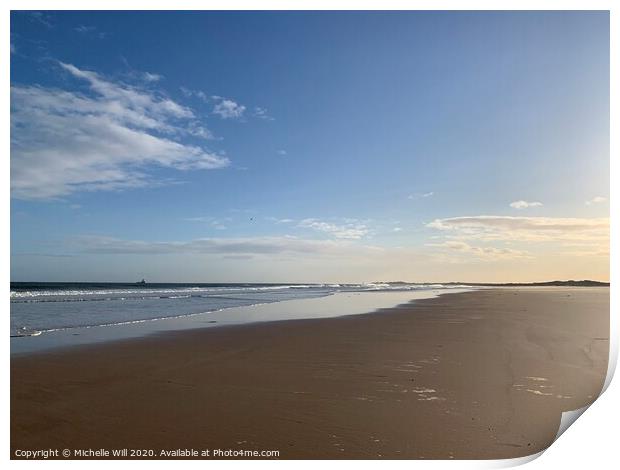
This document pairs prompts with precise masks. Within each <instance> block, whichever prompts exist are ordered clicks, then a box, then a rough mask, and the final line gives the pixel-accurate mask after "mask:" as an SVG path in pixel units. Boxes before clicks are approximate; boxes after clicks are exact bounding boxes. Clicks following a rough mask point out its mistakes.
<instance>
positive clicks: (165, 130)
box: [11, 63, 229, 199]
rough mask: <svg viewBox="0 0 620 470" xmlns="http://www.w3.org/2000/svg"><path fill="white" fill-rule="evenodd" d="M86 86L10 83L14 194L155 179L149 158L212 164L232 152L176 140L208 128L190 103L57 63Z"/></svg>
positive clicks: (50, 193)
mask: <svg viewBox="0 0 620 470" xmlns="http://www.w3.org/2000/svg"><path fill="white" fill-rule="evenodd" d="M60 66H61V67H62V69H63V70H65V71H66V72H68V73H69V74H70V75H71V76H72V77H74V78H77V79H80V80H83V81H84V82H86V83H87V84H88V88H89V93H88V94H84V93H79V92H75V91H65V90H60V89H57V88H47V87H42V86H22V85H14V86H12V87H11V194H12V196H13V197H16V198H20V199H49V198H57V197H62V196H65V195H68V194H71V193H73V192H76V191H82V190H87V191H93V190H118V189H125V188H133V187H140V186H145V185H151V184H157V181H153V180H152V179H151V178H150V177H149V176H148V170H149V168H151V167H153V166H160V167H168V168H174V169H177V170H197V169H201V170H204V169H214V168H221V167H224V166H227V165H228V164H229V160H228V159H227V158H225V157H223V156H221V155H218V154H214V153H212V152H209V151H208V150H206V149H204V148H202V147H199V146H195V145H187V144H184V143H181V142H179V141H178V137H179V136H182V135H185V134H192V135H196V134H203V135H205V134H206V132H207V131H206V129H204V128H203V127H201V126H200V125H199V123H197V120H196V118H195V116H194V113H193V112H192V110H190V109H189V108H187V107H185V106H182V105H180V104H178V103H176V102H175V101H172V100H171V99H169V98H167V97H165V96H163V95H161V94H158V93H156V92H153V91H147V90H143V89H139V88H137V87H132V86H129V85H126V84H122V83H115V82H112V81H110V80H107V79H104V78H102V77H101V76H100V75H99V74H97V73H95V72H91V71H86V70H82V69H79V68H77V67H75V66H74V65H71V64H64V63H60Z"/></svg>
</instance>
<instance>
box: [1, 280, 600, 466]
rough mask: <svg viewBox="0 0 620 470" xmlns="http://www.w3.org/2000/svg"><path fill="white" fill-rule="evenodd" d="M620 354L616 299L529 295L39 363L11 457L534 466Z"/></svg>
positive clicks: (565, 293)
mask: <svg viewBox="0 0 620 470" xmlns="http://www.w3.org/2000/svg"><path fill="white" fill-rule="evenodd" d="M608 347H609V289H608V288H548V289H547V288H539V289H537V288H515V289H488V290H479V291H473V292H465V293H457V294H450V293H448V294H444V295H441V296H439V297H437V298H433V299H426V300H418V301H416V302H415V303H412V304H406V305H403V306H400V307H397V308H393V309H389V310H381V311H377V312H374V313H370V314H364V315H352V316H346V317H338V318H325V319H317V320H294V321H278V322H268V323H258V324H251V325H243V326H234V327H219V328H206V329H199V330H190V331H182V332H168V333H163V334H156V335H151V336H148V337H145V338H141V339H133V340H123V341H116V342H113V343H106V344H100V345H90V346H80V347H75V348H68V349H62V350H55V351H52V352H46V353H37V354H31V355H26V356H21V357H15V358H12V360H11V456H12V457H13V458H14V457H15V455H16V454H15V452H16V451H17V450H22V451H23V450H36V449H47V448H52V449H56V448H57V449H65V448H68V449H88V448H90V449H125V448H127V449H148V450H153V452H154V454H155V456H156V457H159V456H160V455H161V454H160V452H161V451H162V450H175V449H211V450H213V449H223V450H224V449H233V450H258V451H265V450H277V451H278V452H279V458H281V459H301V458H308V459H375V458H378V459H449V458H454V459H499V458H512V457H520V456H526V455H530V454H533V453H536V452H538V451H540V450H542V449H544V448H546V447H547V446H549V445H550V443H551V442H552V441H553V439H554V437H555V435H556V432H557V430H558V426H559V422H560V417H561V413H562V411H565V410H572V409H576V408H581V407H583V406H585V405H587V404H588V403H591V402H592V401H593V400H594V399H595V398H596V397H597V395H598V394H599V392H600V390H601V387H602V385H603V382H604V379H605V374H606V370H607V357H608ZM211 457H213V455H211ZM259 458H260V457H259Z"/></svg>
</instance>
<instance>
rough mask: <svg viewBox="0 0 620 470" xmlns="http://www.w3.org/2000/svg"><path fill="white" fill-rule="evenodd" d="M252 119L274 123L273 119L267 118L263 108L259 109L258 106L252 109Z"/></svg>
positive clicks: (267, 115)
mask: <svg viewBox="0 0 620 470" xmlns="http://www.w3.org/2000/svg"><path fill="white" fill-rule="evenodd" d="M254 117H257V118H258V119H264V120H266V121H274V120H275V119H274V118H272V117H271V116H269V114H268V113H267V110H266V109H265V108H261V107H260V106H256V107H255V108H254Z"/></svg>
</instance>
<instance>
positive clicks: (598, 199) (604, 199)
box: [586, 196, 607, 206]
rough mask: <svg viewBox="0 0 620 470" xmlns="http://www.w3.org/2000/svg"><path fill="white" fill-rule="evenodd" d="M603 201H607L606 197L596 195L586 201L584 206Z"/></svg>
mask: <svg viewBox="0 0 620 470" xmlns="http://www.w3.org/2000/svg"><path fill="white" fill-rule="evenodd" d="M603 202H607V198H606V197H603V196H596V197H593V198H592V199H590V200H589V201H586V206H591V205H592V204H602V203H603Z"/></svg>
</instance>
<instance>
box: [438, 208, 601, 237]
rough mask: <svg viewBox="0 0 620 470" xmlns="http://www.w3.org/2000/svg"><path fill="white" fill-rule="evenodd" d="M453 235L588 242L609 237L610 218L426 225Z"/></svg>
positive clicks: (473, 219) (488, 219)
mask: <svg viewBox="0 0 620 470" xmlns="http://www.w3.org/2000/svg"><path fill="white" fill-rule="evenodd" d="M426 226H427V227H429V228H434V229H438V230H442V231H444V232H446V233H448V235H450V236H451V237H452V238H459V239H478V240H504V241H531V242H545V241H558V240H561V241H566V240H572V241H578V240H582V241H589V242H596V243H599V242H605V241H606V240H608V239H609V219H608V218H590V219H589V218H561V217H508V216H485V215H481V216H470V217H452V218H447V219H435V220H434V221H432V222H430V223H428V224H426Z"/></svg>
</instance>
